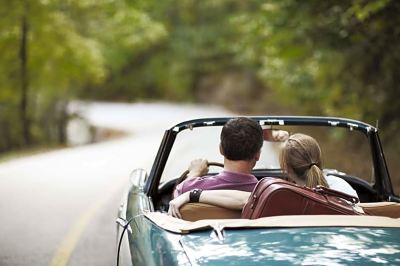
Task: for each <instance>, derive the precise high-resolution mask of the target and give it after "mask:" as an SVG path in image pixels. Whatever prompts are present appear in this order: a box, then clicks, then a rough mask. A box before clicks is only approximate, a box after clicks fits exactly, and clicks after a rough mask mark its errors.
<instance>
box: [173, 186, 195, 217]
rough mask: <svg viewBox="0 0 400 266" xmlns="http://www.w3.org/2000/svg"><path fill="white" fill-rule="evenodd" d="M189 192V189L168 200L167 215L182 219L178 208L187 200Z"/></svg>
mask: <svg viewBox="0 0 400 266" xmlns="http://www.w3.org/2000/svg"><path fill="white" fill-rule="evenodd" d="M189 193H190V191H187V192H185V193H183V194H181V195H179V196H178V197H176V198H174V199H173V200H171V201H170V202H169V209H168V214H169V215H171V216H173V217H177V218H180V219H182V216H181V213H180V212H179V209H180V208H181V207H182V206H183V205H184V204H186V203H188V202H189Z"/></svg>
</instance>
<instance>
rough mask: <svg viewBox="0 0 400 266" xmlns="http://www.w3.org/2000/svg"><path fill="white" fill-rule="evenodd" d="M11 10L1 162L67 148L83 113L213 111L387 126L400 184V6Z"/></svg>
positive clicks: (172, 0)
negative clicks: (71, 125)
mask: <svg viewBox="0 0 400 266" xmlns="http://www.w3.org/2000/svg"><path fill="white" fill-rule="evenodd" d="M0 6H1V11H0V13H1V14H0V72H1V73H2V74H1V75H0V155H1V154H7V153H10V152H11V151H15V150H27V149H32V148H34V147H58V146H59V145H64V144H65V142H66V125H67V123H68V120H69V119H70V114H69V113H68V112H67V106H68V103H69V102H70V101H73V100H77V99H83V100H104V101H120V102H136V101H153V100H165V101H174V102H196V103H197V102H200V103H212V104H219V105H223V106H225V107H227V108H229V109H231V110H233V111H235V112H239V113H241V114H294V115H329V116H341V117H347V118H353V119H360V120H363V121H365V122H367V123H370V124H373V125H376V124H377V123H378V127H379V129H380V130H381V137H382V141H383V144H384V148H385V150H386V157H387V159H388V163H389V168H390V170H391V173H392V179H393V178H396V179H398V178H399V173H400V171H399V169H398V166H397V162H396V161H397V157H398V155H399V152H400V139H399V138H398V137H397V132H398V130H399V128H400V120H399V119H398V118H399V116H398V115H399V114H400V104H399V100H398V99H400V89H399V87H398V86H399V84H400V67H399V65H400V49H399V47H400V16H399V15H398V14H400V2H399V1H396V0H369V1H366V0H351V1H339V0H328V1H315V0H310V1H296V0H270V1H259V0H248V1H240V0H204V1H196V0H179V1H176V0H163V1H155V0H131V1H130V0H64V1H62V0H19V1H7V0H0ZM377 121H378V122H377Z"/></svg>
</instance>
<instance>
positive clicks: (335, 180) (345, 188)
mask: <svg viewBox="0 0 400 266" xmlns="http://www.w3.org/2000/svg"><path fill="white" fill-rule="evenodd" d="M325 178H326V181H327V182H328V185H329V187H330V188H331V189H334V190H337V191H340V192H343V193H346V194H349V195H352V196H355V197H357V198H358V195H357V192H356V191H355V190H354V189H353V187H352V186H351V185H350V184H349V183H347V181H346V180H343V179H342V178H340V177H337V176H333V175H327V176H325Z"/></svg>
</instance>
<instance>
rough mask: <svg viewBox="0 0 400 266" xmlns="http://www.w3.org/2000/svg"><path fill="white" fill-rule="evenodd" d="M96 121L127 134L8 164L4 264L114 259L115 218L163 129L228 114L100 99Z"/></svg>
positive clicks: (1, 193)
mask: <svg viewBox="0 0 400 266" xmlns="http://www.w3.org/2000/svg"><path fill="white" fill-rule="evenodd" d="M80 109H81V111H82V112H83V115H84V116H85V117H86V118H87V119H88V120H89V121H90V122H91V123H92V124H94V125H97V126H103V127H109V128H114V129H118V130H124V131H127V132H128V133H129V134H130V135H128V136H127V137H124V138H121V139H116V140H112V141H107V142H103V143H98V144H91V145H86V146H81V147H78V148H67V149H62V150H59V151H53V152H48V153H45V154H41V155H36V156H30V157H25V158H20V159H16V160H12V161H8V162H4V163H1V164H0V213H1V219H0V265H1V266H3V265H107V266H108V265H114V261H115V216H116V210H117V207H118V204H119V201H120V195H121V193H122V191H123V190H124V186H125V185H126V184H127V182H128V176H129V173H130V172H131V170H133V169H134V168H137V167H142V168H145V169H149V168H150V166H151V162H152V160H153V158H154V156H155V154H156V151H157V148H158V145H159V143H160V141H161V137H162V133H163V130H164V129H165V128H166V127H169V126H171V125H173V124H174V123H175V122H179V121H181V120H184V119H191V118H195V117H207V116H216V115H228V113H227V112H226V111H224V110H222V109H219V108H215V107H209V106H192V105H173V104H164V103H152V104H106V103H93V104H90V105H88V106H86V107H85V108H83V109H82V106H80Z"/></svg>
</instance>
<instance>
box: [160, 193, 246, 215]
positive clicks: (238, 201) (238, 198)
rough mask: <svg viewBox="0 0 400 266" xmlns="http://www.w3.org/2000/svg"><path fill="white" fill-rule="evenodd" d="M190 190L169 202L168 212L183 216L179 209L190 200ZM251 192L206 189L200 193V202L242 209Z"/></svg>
mask: <svg viewBox="0 0 400 266" xmlns="http://www.w3.org/2000/svg"><path fill="white" fill-rule="evenodd" d="M189 194H190V191H187V192H185V193H183V194H182V195H180V196H178V197H176V198H175V199H173V200H171V201H170V202H169V209H168V214H169V215H172V216H174V217H178V218H182V217H181V214H180V212H179V209H180V208H181V207H182V206H183V205H184V204H186V203H188V202H190V200H189ZM250 194H251V193H250V192H245V191H239V190H204V191H202V192H201V194H200V198H199V202H201V203H207V204H212V205H216V206H220V207H224V208H228V209H233V210H241V209H242V208H243V206H244V205H245V204H246V202H247V200H248V198H249V196H250Z"/></svg>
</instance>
